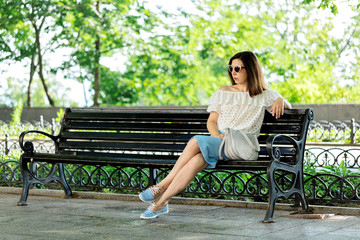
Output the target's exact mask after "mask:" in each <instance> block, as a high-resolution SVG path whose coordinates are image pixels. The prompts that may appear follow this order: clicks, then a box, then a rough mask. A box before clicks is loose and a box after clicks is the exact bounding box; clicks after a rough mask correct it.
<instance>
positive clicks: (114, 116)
mask: <svg viewBox="0 0 360 240" xmlns="http://www.w3.org/2000/svg"><path fill="white" fill-rule="evenodd" d="M208 116H209V114H208V113H204V114H201V113H190V114H181V113H166V112H163V113H152V112H146V113H131V112H127V113H126V112H103V113H101V114H99V113H98V112H69V113H67V115H66V118H65V120H75V119H76V120H86V119H89V120H91V121H115V120H116V121H125V120H134V121H140V119H141V120H142V121H149V120H151V121H154V120H155V121H157V122H174V121H177V122H184V121H186V120H188V121H192V122H202V121H207V117H208Z"/></svg>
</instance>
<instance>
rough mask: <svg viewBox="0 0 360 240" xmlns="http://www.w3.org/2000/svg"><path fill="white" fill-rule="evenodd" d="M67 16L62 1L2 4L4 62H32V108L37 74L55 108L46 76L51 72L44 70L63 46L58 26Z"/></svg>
mask: <svg viewBox="0 0 360 240" xmlns="http://www.w3.org/2000/svg"><path fill="white" fill-rule="evenodd" d="M63 12H64V9H63V8H62V6H61V4H60V3H59V2H58V1H48V0H28V1H24V0H12V1H1V3H0V16H1V18H0V47H1V48H0V52H1V53H2V57H1V58H0V61H4V60H8V61H10V63H11V61H22V60H25V61H26V62H30V63H29V67H30V71H29V72H30V76H29V81H28V87H27V105H28V106H29V107H31V105H32V100H31V93H32V83H33V79H34V75H35V73H36V71H37V73H38V76H39V78H40V80H41V83H42V86H43V88H44V92H45V94H46V97H47V99H48V101H49V104H50V105H51V106H54V100H53V97H51V96H50V93H49V91H48V85H47V83H46V76H45V75H46V74H45V72H47V71H48V70H45V69H44V68H45V67H46V63H44V60H43V59H44V55H45V54H46V53H47V52H52V51H54V50H55V49H56V48H57V47H59V46H60V44H59V43H58V40H59V38H58V36H57V35H56V32H57V27H58V25H57V24H56V23H55V24H54V22H56V19H57V18H59V16H61V15H62V14H63ZM47 38H48V39H47ZM45 39H47V40H45ZM44 42H45V44H43V43H44Z"/></svg>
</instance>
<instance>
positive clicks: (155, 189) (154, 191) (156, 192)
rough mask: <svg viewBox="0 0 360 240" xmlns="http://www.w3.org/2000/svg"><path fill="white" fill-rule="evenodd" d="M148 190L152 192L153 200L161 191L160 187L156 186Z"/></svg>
mask: <svg viewBox="0 0 360 240" xmlns="http://www.w3.org/2000/svg"><path fill="white" fill-rule="evenodd" d="M149 189H150V191H151V192H152V194H153V196H154V198H155V197H156V196H157V195H158V194H159V193H160V192H161V190H162V189H161V188H160V187H158V186H156V185H154V186H151V187H149Z"/></svg>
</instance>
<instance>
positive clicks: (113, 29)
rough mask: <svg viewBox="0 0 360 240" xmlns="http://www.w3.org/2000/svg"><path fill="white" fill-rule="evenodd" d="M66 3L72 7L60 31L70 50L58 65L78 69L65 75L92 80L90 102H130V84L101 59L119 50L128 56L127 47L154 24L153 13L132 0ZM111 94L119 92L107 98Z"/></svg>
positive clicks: (131, 95)
mask: <svg viewBox="0 0 360 240" xmlns="http://www.w3.org/2000/svg"><path fill="white" fill-rule="evenodd" d="M69 7H70V8H71V9H72V11H71V12H68V14H67V16H66V18H65V19H64V20H65V21H66V24H69V27H68V28H64V34H65V35H66V36H67V43H66V44H67V46H68V47H70V48H72V49H73V51H72V54H71V59H70V60H69V61H67V62H65V63H64V65H63V66H62V69H70V68H71V67H73V66H79V67H80V71H79V70H78V68H75V69H74V68H73V69H72V71H71V72H70V73H69V75H68V77H70V78H75V79H78V80H79V81H80V82H84V81H90V82H91V83H92V84H93V104H94V106H98V105H99V104H100V103H105V104H115V103H116V101H119V100H121V99H123V100H124V101H125V102H124V103H132V102H134V100H133V98H134V90H133V85H131V84H130V85H128V84H127V83H128V82H126V80H125V82H123V83H121V82H119V80H120V79H119V77H120V74H119V73H116V72H114V71H111V70H110V69H108V68H106V67H105V66H103V65H102V64H101V59H102V58H103V57H109V56H112V55H113V54H115V53H122V52H123V53H125V54H124V57H125V58H126V57H128V54H127V48H128V47H131V46H132V45H133V44H136V42H137V41H141V36H142V35H144V34H146V32H148V31H150V30H151V29H152V28H153V27H154V26H155V25H156V23H157V17H155V16H154V15H153V14H152V13H151V12H149V11H148V10H146V9H145V8H144V7H143V5H142V4H141V3H139V2H136V1H133V0H123V1H111V0H101V1H100V0H83V1H69ZM102 71H104V72H102ZM114 77H116V79H113V78H114ZM108 90H110V92H108ZM115 92H117V93H115ZM115 94H118V95H120V96H117V97H115V98H111V96H115Z"/></svg>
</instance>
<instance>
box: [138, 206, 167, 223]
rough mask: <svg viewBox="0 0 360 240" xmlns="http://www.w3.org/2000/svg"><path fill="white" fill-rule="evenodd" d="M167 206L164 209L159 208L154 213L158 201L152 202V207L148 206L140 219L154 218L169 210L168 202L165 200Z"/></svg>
mask: <svg viewBox="0 0 360 240" xmlns="http://www.w3.org/2000/svg"><path fill="white" fill-rule="evenodd" d="M164 205H165V207H164V208H163V209H160V210H158V211H157V212H156V213H154V208H155V207H156V203H154V202H153V203H151V205H150V207H148V208H147V209H146V210H145V211H144V212H143V213H142V214H141V215H140V219H153V218H156V217H157V216H159V215H161V214H165V213H168V212H169V206H168V203H167V202H165V204H164Z"/></svg>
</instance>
